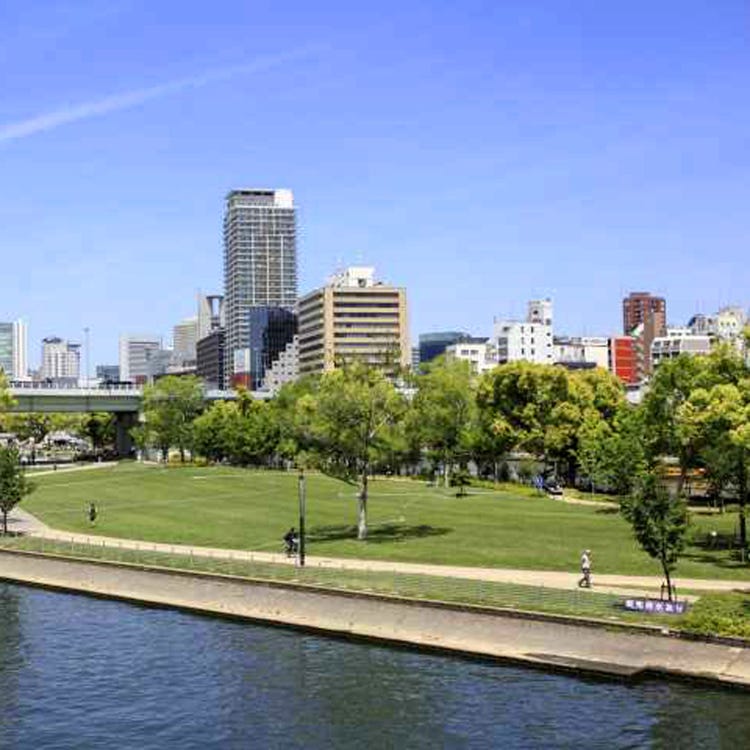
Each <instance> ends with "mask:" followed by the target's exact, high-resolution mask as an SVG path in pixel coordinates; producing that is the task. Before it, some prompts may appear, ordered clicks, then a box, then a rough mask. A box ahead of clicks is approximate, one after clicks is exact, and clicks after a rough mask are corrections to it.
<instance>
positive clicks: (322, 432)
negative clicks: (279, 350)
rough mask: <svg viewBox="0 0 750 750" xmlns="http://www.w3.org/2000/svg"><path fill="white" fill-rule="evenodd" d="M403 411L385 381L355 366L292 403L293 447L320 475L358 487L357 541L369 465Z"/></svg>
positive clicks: (362, 534) (363, 522) (363, 524)
mask: <svg viewBox="0 0 750 750" xmlns="http://www.w3.org/2000/svg"><path fill="white" fill-rule="evenodd" d="M404 411H405V403H404V399H403V397H402V396H401V395H399V393H398V392H397V391H396V389H395V388H394V386H393V384H392V383H391V382H390V381H389V380H387V379H386V377H385V375H383V373H382V372H380V371H379V370H377V369H374V368H370V367H367V366H366V365H364V364H361V363H358V362H355V363H353V364H351V365H348V366H345V367H342V368H339V369H336V370H333V371H332V372H328V373H325V374H324V375H323V376H322V377H321V379H320V383H319V386H318V388H317V391H316V392H315V393H314V394H313V393H307V394H304V395H302V396H301V397H300V398H299V399H298V400H297V409H296V421H295V424H296V434H297V443H298V446H299V447H300V448H301V449H306V450H307V452H308V455H309V456H310V457H311V458H312V459H313V460H314V461H315V464H316V465H317V466H318V467H319V468H320V469H321V470H322V471H324V472H326V473H329V474H331V475H333V476H337V477H339V478H342V479H344V480H346V481H349V482H351V483H358V484H359V492H358V508H357V538H358V539H365V538H366V537H367V501H368V496H369V494H368V485H369V479H370V476H371V475H372V468H373V465H374V464H376V463H377V462H378V461H379V460H382V458H383V456H384V454H385V453H386V451H387V448H388V446H387V435H388V429H389V427H390V426H391V425H393V424H395V423H396V422H398V421H399V419H400V418H401V417H402V416H403V414H404Z"/></svg>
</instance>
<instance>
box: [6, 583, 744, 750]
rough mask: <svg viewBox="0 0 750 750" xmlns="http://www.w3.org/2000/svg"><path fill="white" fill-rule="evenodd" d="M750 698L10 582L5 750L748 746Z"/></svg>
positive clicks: (701, 688)
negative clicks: (627, 682)
mask: <svg viewBox="0 0 750 750" xmlns="http://www.w3.org/2000/svg"><path fill="white" fill-rule="evenodd" d="M748 746H750V696H747V695H744V694H741V693H733V692H729V691H722V690H712V689H706V688H704V687H697V686H693V685H685V684H679V683H671V682H664V681H658V680H654V681H649V682H645V683H641V684H637V685H633V686H629V685H625V684H621V683H618V682H605V681H597V680H590V679H577V678H574V677H569V676H561V675H555V674H547V673H544V672H539V671H534V670H524V669H516V668H512V667H506V666H499V665H497V664H489V663H482V662H476V661H468V660H463V659H459V658H452V657H444V656H436V655H429V654H421V653H417V652H412V651H408V650H400V649H392V648H386V647H381V646H376V645H369V644H362V643H350V642H346V641H341V640H336V639H328V638H322V637H319V636H315V635H306V634H301V633H299V632H294V631H291V630H284V629H281V628H272V627H265V626H257V625H250V624H245V623H240V622H235V621H224V620H219V619H214V618H209V617H202V616H197V615H191V614H186V613H183V612H179V611H175V610H169V609H148V608H145V607H138V606H133V605H129V604H124V603H119V602H111V601H103V600H98V599H92V598H88V597H84V596H76V595H71V594H61V593H52V592H47V591H42V590H37V589H31V588H27V587H23V586H15V585H10V584H2V583H0V748H2V750H6V749H12V750H15V748H21V749H25V748H34V749H35V750H47V749H48V748H55V749H57V748H60V749H61V750H63V749H64V750H68V749H71V748H75V750H88V749H89V748H141V749H143V750H151V749H152V748H153V749H154V750H156V749H157V748H158V749H159V750H164V749H165V748H180V750H184V749H186V748H231V749H233V748H277V747H278V748H305V749H306V750H317V749H318V748H320V749H321V750H322V749H323V748H325V749H326V750H329V749H331V748H575V749H576V750H581V748H641V747H659V748H660V747H664V748H681V747H686V748H688V747H690V748H714V747H716V748H719V747H728V748H729V747H731V748H741V747H748Z"/></svg>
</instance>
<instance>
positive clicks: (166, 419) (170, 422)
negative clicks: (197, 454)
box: [143, 375, 203, 461]
mask: <svg viewBox="0 0 750 750" xmlns="http://www.w3.org/2000/svg"><path fill="white" fill-rule="evenodd" d="M202 408H203V384H202V383H201V381H200V379H199V378H197V377H194V376H188V377H178V376H175V375H168V376H166V377H164V378H160V379H159V380H157V381H156V383H154V384H153V385H147V386H146V387H145V388H144V391H143V410H144V413H145V416H146V424H145V430H146V436H147V440H148V442H149V443H150V444H152V445H154V446H156V447H157V448H158V449H159V450H160V451H161V453H162V456H163V457H164V459H165V460H166V458H167V456H168V454H169V449H170V448H172V447H174V448H177V449H178V450H179V451H180V459H181V460H182V461H184V460H185V450H186V449H187V448H189V447H190V445H191V441H192V427H193V421H194V420H195V418H196V417H197V416H198V414H200V412H201V410H202Z"/></svg>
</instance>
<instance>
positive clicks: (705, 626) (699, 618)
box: [681, 593, 750, 638]
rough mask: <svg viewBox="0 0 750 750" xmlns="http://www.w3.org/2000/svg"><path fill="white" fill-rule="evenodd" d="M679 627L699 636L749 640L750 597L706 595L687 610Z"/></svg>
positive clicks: (734, 594) (744, 595)
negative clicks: (724, 636) (721, 636)
mask: <svg viewBox="0 0 750 750" xmlns="http://www.w3.org/2000/svg"><path fill="white" fill-rule="evenodd" d="M681 627H682V628H683V629H684V630H687V631H689V632H691V633H700V634H701V635H730V636H735V637H738V638H750V596H748V595H746V594H738V593H731V594H707V595H706V596H702V597H701V598H700V599H698V601H697V602H696V603H695V604H694V605H693V606H692V607H691V608H690V610H688V613H687V615H685V618H684V620H683V621H682V623H681Z"/></svg>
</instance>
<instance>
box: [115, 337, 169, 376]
mask: <svg viewBox="0 0 750 750" xmlns="http://www.w3.org/2000/svg"><path fill="white" fill-rule="evenodd" d="M161 351H163V349H162V340H161V337H160V336H149V335H136V334H129V335H123V336H120V380H123V381H130V382H132V383H138V382H140V383H143V382H146V381H147V380H148V379H149V378H150V377H153V374H154V364H153V363H152V361H151V360H152V358H157V359H158V358H159V357H160V356H161V355H159V354H158V353H159V352H161Z"/></svg>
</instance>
